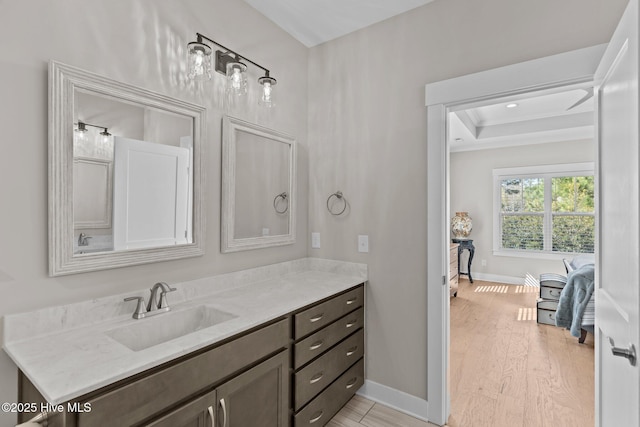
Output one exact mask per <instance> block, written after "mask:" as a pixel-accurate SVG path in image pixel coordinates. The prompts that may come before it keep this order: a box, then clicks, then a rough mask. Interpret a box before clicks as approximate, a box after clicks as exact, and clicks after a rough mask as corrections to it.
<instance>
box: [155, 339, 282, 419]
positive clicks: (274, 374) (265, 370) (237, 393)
mask: <svg viewBox="0 0 640 427" xmlns="http://www.w3.org/2000/svg"><path fill="white" fill-rule="evenodd" d="M288 397H289V357H288V351H287V350H284V351H282V352H280V353H278V354H277V355H275V356H273V357H271V358H270V359H268V360H266V361H264V362H262V363H260V364H258V365H257V366H255V367H253V368H251V369H249V370H248V371H246V372H244V373H242V374H240V375H238V376H237V377H235V378H233V379H231V380H229V381H227V382H225V383H223V384H221V385H220V386H218V387H217V388H216V389H215V390H213V391H211V392H208V393H206V394H205V395H203V396H201V397H199V398H196V399H194V400H192V401H190V402H189V403H186V404H184V405H182V406H180V407H178V408H177V409H175V410H173V411H171V412H170V413H168V414H167V415H164V416H162V417H161V418H159V419H157V420H155V421H152V422H151V423H148V424H145V425H146V426H148V427H202V426H212V427H218V426H220V427H226V426H252V427H275V426H282V427H284V426H288V425H289V400H288Z"/></svg>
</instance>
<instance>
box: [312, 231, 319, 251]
mask: <svg viewBox="0 0 640 427" xmlns="http://www.w3.org/2000/svg"><path fill="white" fill-rule="evenodd" d="M311 248H312V249H320V233H316V232H314V233H311Z"/></svg>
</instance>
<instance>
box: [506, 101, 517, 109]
mask: <svg viewBox="0 0 640 427" xmlns="http://www.w3.org/2000/svg"><path fill="white" fill-rule="evenodd" d="M517 106H518V104H516V103H515V102H512V103H511V104H507V105H505V107H507V108H516V107H517Z"/></svg>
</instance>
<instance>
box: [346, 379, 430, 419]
mask: <svg viewBox="0 0 640 427" xmlns="http://www.w3.org/2000/svg"><path fill="white" fill-rule="evenodd" d="M357 394H359V395H360V396H362V397H364V398H367V399H369V400H373V401H374V402H378V403H381V404H383V405H385V406H388V407H390V408H393V409H395V410H398V411H400V412H404V413H405V414H407V415H411V416H412V417H415V418H419V419H421V420H424V421H428V420H427V414H428V408H429V404H428V402H427V401H426V400H424V399H420V398H419V397H415V396H412V395H410V394H409V393H405V392H404V391H400V390H396V389H394V388H391V387H387V386H386V385H382V384H378V383H376V382H373V381H370V380H365V381H364V385H363V386H362V387H361V388H360V390H358V393H357Z"/></svg>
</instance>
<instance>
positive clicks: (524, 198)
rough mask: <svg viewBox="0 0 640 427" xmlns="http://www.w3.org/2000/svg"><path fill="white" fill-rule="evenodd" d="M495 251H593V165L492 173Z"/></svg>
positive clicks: (499, 252)
mask: <svg viewBox="0 0 640 427" xmlns="http://www.w3.org/2000/svg"><path fill="white" fill-rule="evenodd" d="M493 180H494V245H493V247H494V253H495V254H497V255H500V254H502V255H516V254H529V255H531V254H534V253H537V254H553V253H562V254H566V253H593V250H594V242H595V204H594V195H595V194H594V193H595V186H594V177H593V164H592V163H576V164H567V165H550V166H534V167H522V168H509V169H494V170H493Z"/></svg>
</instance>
